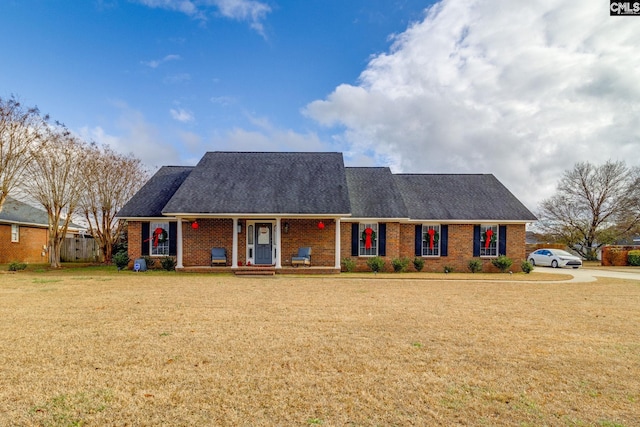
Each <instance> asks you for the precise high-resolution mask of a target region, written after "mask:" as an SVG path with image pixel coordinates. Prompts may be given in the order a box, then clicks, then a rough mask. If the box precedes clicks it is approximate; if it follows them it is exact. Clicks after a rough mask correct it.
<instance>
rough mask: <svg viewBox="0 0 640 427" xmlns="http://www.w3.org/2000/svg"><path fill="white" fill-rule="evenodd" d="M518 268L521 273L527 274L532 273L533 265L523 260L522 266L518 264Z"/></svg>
mask: <svg viewBox="0 0 640 427" xmlns="http://www.w3.org/2000/svg"><path fill="white" fill-rule="evenodd" d="M520 268H521V269H522V271H524V272H525V273H527V274H529V273H531V272H532V271H533V264H531V263H530V262H529V261H526V260H525V261H522V264H520Z"/></svg>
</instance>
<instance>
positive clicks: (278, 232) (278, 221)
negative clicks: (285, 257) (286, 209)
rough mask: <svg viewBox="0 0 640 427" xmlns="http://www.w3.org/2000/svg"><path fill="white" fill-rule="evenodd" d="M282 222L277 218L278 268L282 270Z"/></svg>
mask: <svg viewBox="0 0 640 427" xmlns="http://www.w3.org/2000/svg"><path fill="white" fill-rule="evenodd" d="M281 223H282V220H281V219H280V218H276V268H282V244H281V243H282V235H281V233H282V227H281V226H280V225H281Z"/></svg>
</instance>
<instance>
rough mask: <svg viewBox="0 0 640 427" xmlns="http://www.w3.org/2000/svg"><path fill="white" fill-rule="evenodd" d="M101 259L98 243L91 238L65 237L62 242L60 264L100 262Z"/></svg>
mask: <svg viewBox="0 0 640 427" xmlns="http://www.w3.org/2000/svg"><path fill="white" fill-rule="evenodd" d="M102 259H103V256H102V252H101V251H100V248H99V246H98V242H97V241H96V240H95V239H93V238H91V237H67V238H66V239H64V241H63V242H62V247H61V249H60V260H61V261H62V262H100V261H102Z"/></svg>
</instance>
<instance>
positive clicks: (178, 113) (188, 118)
mask: <svg viewBox="0 0 640 427" xmlns="http://www.w3.org/2000/svg"><path fill="white" fill-rule="evenodd" d="M169 112H170V113H171V117H173V119H174V120H177V121H179V122H182V123H188V122H192V121H194V117H193V113H192V112H191V111H188V110H185V109H184V108H179V109H177V110H176V109H173V108H172V109H171V110H169Z"/></svg>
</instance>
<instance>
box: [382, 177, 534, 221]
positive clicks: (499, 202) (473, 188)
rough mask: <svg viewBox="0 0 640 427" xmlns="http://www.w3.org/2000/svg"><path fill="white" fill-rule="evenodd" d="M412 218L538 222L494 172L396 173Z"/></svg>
mask: <svg viewBox="0 0 640 427" xmlns="http://www.w3.org/2000/svg"><path fill="white" fill-rule="evenodd" d="M394 179H395V180H396V185H397V187H398V189H399V190H400V193H401V194H402V198H403V200H404V202H405V205H406V206H407V209H408V213H409V217H410V218H411V219H422V220H470V221H476V220H487V221H536V220H537V218H536V217H535V215H533V214H532V213H531V212H530V211H529V209H527V208H526V207H525V206H524V205H523V204H522V203H521V202H520V200H518V199H517V198H516V197H515V196H514V195H513V194H512V193H511V192H510V191H509V190H508V189H507V188H506V187H505V186H504V185H502V183H501V182H500V181H498V180H497V179H496V177H495V176H493V175H491V174H482V175H481V174H475V175H474V174H468V175H467V174H465V175H461V174H432V175H420V174H398V175H394Z"/></svg>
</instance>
